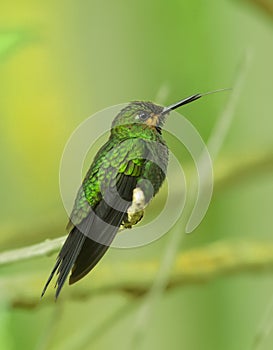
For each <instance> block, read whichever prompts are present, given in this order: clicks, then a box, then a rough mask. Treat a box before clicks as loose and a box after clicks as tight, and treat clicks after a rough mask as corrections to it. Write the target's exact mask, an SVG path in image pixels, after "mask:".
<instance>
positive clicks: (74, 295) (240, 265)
mask: <svg viewBox="0 0 273 350" xmlns="http://www.w3.org/2000/svg"><path fill="white" fill-rule="evenodd" d="M159 264H160V262H159V261H157V260H149V261H141V262H140V261H137V262H136V261H135V262H132V261H120V260H116V261H111V263H107V261H106V262H104V264H101V265H100V269H99V273H96V272H97V271H98V270H95V271H94V273H93V276H92V283H90V280H88V278H87V279H86V280H83V281H82V283H79V284H78V285H77V286H71V287H69V288H66V289H65V290H64V291H63V295H62V302H66V301H68V300H69V299H73V300H82V301H85V300H87V299H89V298H92V297H94V296H95V295H100V296H101V295H102V294H108V293H115V292H117V293H124V294H126V295H128V296H130V297H133V298H137V297H142V296H143V295H145V294H146V293H147V292H148V291H149V290H150V288H151V285H152V283H153V281H154V278H155V276H156V274H157V272H158V268H159ZM117 271H118V276H119V278H118V280H117V278H116V275H117ZM261 271H264V272H272V271H273V243H268V242H265V243H257V242H248V243H246V242H217V243H212V244H210V245H207V246H206V247H203V248H199V249H193V250H190V251H188V252H184V253H181V254H179V255H177V257H176V259H175V263H174V265H173V269H172V270H171V271H170V276H169V282H168V283H167V285H166V288H164V289H165V290H166V289H167V290H171V289H173V288H177V287H182V286H188V285H194V284H203V283H205V282H208V281H210V280H211V279H214V278H217V277H219V276H221V277H222V276H226V275H235V274H239V273H246V272H249V273H260V272H261ZM46 273H47V272H46ZM46 273H41V271H39V272H37V273H36V274H34V273H32V274H31V275H30V276H27V275H26V276H23V280H24V284H22V276H21V273H20V272H17V274H18V275H17V276H14V272H13V275H12V276H8V277H2V279H1V291H2V292H3V293H5V292H6V293H7V295H9V298H10V302H11V306H12V307H14V308H27V309H32V308H34V307H36V306H37V305H40V306H41V305H48V303H53V302H54V296H53V292H54V289H53V288H51V289H49V293H51V296H49V295H48V296H47V298H46V299H44V300H42V302H40V299H39V293H40V289H41V285H42V284H43V282H44V279H45V278H46ZM33 274H34V275H33ZM34 281H35V282H34ZM30 286H31V288H30Z"/></svg>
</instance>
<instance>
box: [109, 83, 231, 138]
mask: <svg viewBox="0 0 273 350" xmlns="http://www.w3.org/2000/svg"><path fill="white" fill-rule="evenodd" d="M223 90H228V89H221V90H215V91H211V92H207V93H204V94H195V95H192V96H189V97H187V98H184V99H183V100H180V101H178V102H176V103H174V104H171V105H170V106H168V107H162V106H159V105H156V104H154V103H152V102H144V101H134V102H131V103H129V104H128V105H127V106H126V107H125V108H123V109H122V110H121V111H120V112H119V114H118V115H117V116H116V118H115V119H114V121H113V123H112V132H114V131H115V130H116V131H117V132H120V129H123V130H126V129H127V130H128V132H129V131H130V130H132V128H133V129H134V130H136V129H142V130H143V129H147V128H148V129H150V130H153V131H155V132H161V127H162V126H163V125H164V122H165V120H166V117H167V115H168V114H169V113H170V112H171V111H173V110H175V109H177V108H178V107H181V106H183V105H186V104H188V103H190V102H193V101H195V100H197V99H199V98H200V97H202V96H204V95H208V94H212V93H215V92H218V91H223Z"/></svg>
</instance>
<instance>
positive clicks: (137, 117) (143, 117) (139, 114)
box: [136, 112, 149, 122]
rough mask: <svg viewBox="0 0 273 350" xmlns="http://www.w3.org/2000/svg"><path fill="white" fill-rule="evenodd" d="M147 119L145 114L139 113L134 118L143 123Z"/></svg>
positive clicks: (147, 115)
mask: <svg viewBox="0 0 273 350" xmlns="http://www.w3.org/2000/svg"><path fill="white" fill-rule="evenodd" d="M148 118H149V114H147V113H145V112H139V113H138V114H137V116H136V119H138V120H140V121H142V122H143V121H145V120H147V119H148Z"/></svg>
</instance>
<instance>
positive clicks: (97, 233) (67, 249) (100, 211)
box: [42, 173, 137, 298]
mask: <svg viewBox="0 0 273 350" xmlns="http://www.w3.org/2000/svg"><path fill="white" fill-rule="evenodd" d="M136 182H137V177H135V176H130V175H125V174H123V173H119V174H118V176H117V192H115V193H114V194H112V193H110V194H109V196H108V198H107V201H105V200H104V199H102V200H101V201H100V202H99V204H98V205H97V206H96V207H95V209H94V211H91V212H90V213H89V214H88V216H87V217H86V218H85V219H84V220H83V221H82V222H81V223H80V224H79V225H78V226H77V227H76V226H75V227H73V228H72V230H71V232H70V233H69V235H68V237H67V239H66V241H65V243H64V245H63V247H62V249H61V251H60V253H59V255H58V258H57V262H56V264H55V266H54V268H53V270H52V272H51V274H50V276H49V278H48V280H47V282H46V284H45V287H44V289H43V292H42V296H43V295H44V293H45V291H46V289H47V287H48V285H49V283H50V281H51V279H52V278H53V276H54V274H55V273H56V271H57V274H58V279H57V283H56V286H57V290H56V294H55V297H56V298H58V295H59V294H60V291H61V289H62V287H63V284H64V282H65V280H66V278H67V277H68V274H69V272H70V270H71V269H72V274H71V276H70V278H69V283H70V284H73V283H75V282H77V281H78V280H80V279H81V278H82V277H84V276H85V275H86V274H87V273H88V272H89V271H91V270H92V269H93V267H94V266H95V265H96V264H97V263H98V262H99V260H100V259H101V258H102V257H103V255H104V254H105V253H106V251H107V249H108V248H109V246H110V244H111V243H112V241H113V239H114V237H115V235H116V233H117V231H118V229H119V226H120V224H121V222H122V220H123V218H124V216H125V215H126V212H127V209H128V207H129V206H130V204H131V201H132V194H133V190H134V188H135V187H136ZM113 206H114V207H115V208H118V210H117V209H115V208H113ZM83 232H84V233H83Z"/></svg>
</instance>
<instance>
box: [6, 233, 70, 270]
mask: <svg viewBox="0 0 273 350" xmlns="http://www.w3.org/2000/svg"><path fill="white" fill-rule="evenodd" d="M65 238H66V236H63V237H59V238H56V239H47V240H45V241H44V242H42V243H38V244H34V245H31V246H28V247H24V248H19V249H13V250H10V251H7V252H4V253H1V254H0V266H1V265H6V264H10V263H14V262H18V261H22V260H27V259H31V258H36V257H41V256H49V255H51V254H53V253H55V252H56V251H58V250H59V249H60V248H61V246H62V245H63V243H64V240H65Z"/></svg>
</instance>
